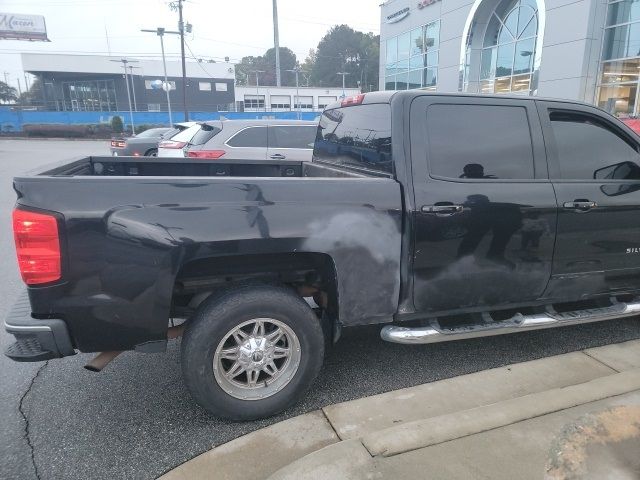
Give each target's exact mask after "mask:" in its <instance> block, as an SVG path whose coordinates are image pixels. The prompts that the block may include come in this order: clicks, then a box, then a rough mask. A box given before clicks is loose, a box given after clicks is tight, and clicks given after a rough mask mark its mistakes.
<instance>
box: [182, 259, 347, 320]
mask: <svg viewBox="0 0 640 480" xmlns="http://www.w3.org/2000/svg"><path fill="white" fill-rule="evenodd" d="M336 282H337V277H336V270H335V265H334V263H333V260H332V259H331V257H330V256H329V255H326V254H323V253H276V254H256V255H231V256H225V257H208V258H202V259H198V260H193V261H190V262H188V263H186V264H185V265H183V266H182V267H181V269H180V271H179V272H178V275H177V276H176V280H175V283H174V287H173V298H172V302H171V309H172V314H171V316H172V317H183V318H188V317H189V316H190V315H191V314H192V313H193V311H194V310H195V309H196V308H197V307H198V305H199V304H200V303H202V301H204V300H205V299H206V298H207V297H208V296H209V295H211V294H212V293H215V292H217V291H219V290H221V289H227V288H230V287H233V286H234V285H240V284H246V283H260V284H279V285H287V286H289V287H291V288H294V289H295V290H296V291H297V292H298V294H299V295H300V296H301V297H313V299H314V300H315V302H316V304H318V306H319V307H320V309H321V311H322V312H323V313H324V314H325V316H326V317H327V318H330V319H334V320H337V319H338V293H337V285H336Z"/></svg>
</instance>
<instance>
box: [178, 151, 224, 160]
mask: <svg viewBox="0 0 640 480" xmlns="http://www.w3.org/2000/svg"><path fill="white" fill-rule="evenodd" d="M224 154H225V151H224V150H194V151H189V152H187V157H190V158H213V159H216V158H220V157H221V156H223V155H224Z"/></svg>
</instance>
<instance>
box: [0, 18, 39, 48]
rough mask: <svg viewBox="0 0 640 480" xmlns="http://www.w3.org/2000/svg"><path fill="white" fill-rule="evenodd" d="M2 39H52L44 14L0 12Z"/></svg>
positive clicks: (0, 35) (0, 33)
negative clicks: (48, 33)
mask: <svg viewBox="0 0 640 480" xmlns="http://www.w3.org/2000/svg"><path fill="white" fill-rule="evenodd" d="M0 39H5V40H40V41H44V42H49V41H50V40H49V39H48V38H47V25H46V24H45V21H44V17H43V16H42V15H20V14H18V13H0Z"/></svg>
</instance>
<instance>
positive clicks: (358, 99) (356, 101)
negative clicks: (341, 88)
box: [340, 93, 364, 107]
mask: <svg viewBox="0 0 640 480" xmlns="http://www.w3.org/2000/svg"><path fill="white" fill-rule="evenodd" d="M363 100H364V93H361V94H359V95H353V96H351V97H346V98H344V99H343V100H342V102H340V106H341V107H349V106H351V105H360V104H361V103H362V101H363Z"/></svg>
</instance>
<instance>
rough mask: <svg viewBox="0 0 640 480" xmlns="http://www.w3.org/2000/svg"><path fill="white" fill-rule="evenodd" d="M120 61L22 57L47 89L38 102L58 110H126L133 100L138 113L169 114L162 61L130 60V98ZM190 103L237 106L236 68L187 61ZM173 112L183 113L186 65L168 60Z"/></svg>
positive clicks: (201, 108)
mask: <svg viewBox="0 0 640 480" xmlns="http://www.w3.org/2000/svg"><path fill="white" fill-rule="evenodd" d="M120 60H121V57H109V56H98V55H46V54H33V53H23V54H22V66H23V70H24V71H26V72H29V73H30V74H32V75H35V76H36V77H37V78H38V79H39V80H40V82H41V85H43V87H44V88H41V89H40V95H41V96H42V98H41V99H39V101H37V102H36V104H37V105H38V106H41V107H42V109H44V110H53V111H105V112H115V111H127V110H129V99H130V100H131V105H132V107H133V109H134V110H136V111H148V112H154V111H156V112H158V111H167V109H168V106H167V96H166V93H165V91H164V90H162V88H161V85H162V82H163V81H164V69H163V65H162V61H161V60H137V59H133V58H129V59H127V60H128V61H129V62H131V63H128V64H127V65H128V68H127V77H126V79H127V80H128V81H129V94H127V83H126V82H125V75H124V67H123V64H122V63H121V61H120ZM186 73H187V83H186V86H187V89H186V100H187V101H186V103H187V109H188V110H190V111H193V110H198V111H226V110H229V109H233V106H234V99H235V97H234V82H235V68H234V65H233V64H231V63H222V62H221V63H198V62H187V64H186ZM167 80H168V82H169V84H170V85H171V91H170V92H169V96H170V102H171V108H172V110H175V111H181V110H182V109H183V108H184V103H183V98H182V66H181V63H180V62H178V61H167Z"/></svg>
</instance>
